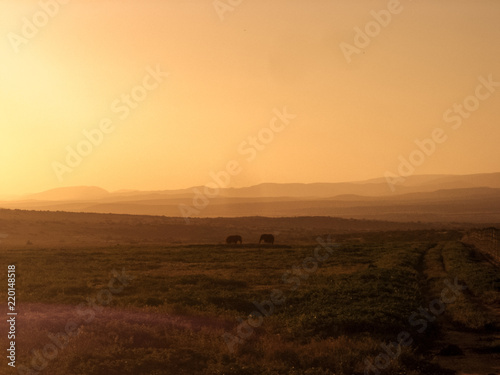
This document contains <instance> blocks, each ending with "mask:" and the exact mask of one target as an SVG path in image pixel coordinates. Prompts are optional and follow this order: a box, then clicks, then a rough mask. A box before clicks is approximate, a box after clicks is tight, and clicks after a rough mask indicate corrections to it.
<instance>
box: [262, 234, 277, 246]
mask: <svg viewBox="0 0 500 375" xmlns="http://www.w3.org/2000/svg"><path fill="white" fill-rule="evenodd" d="M261 242H264V243H270V244H271V245H272V244H274V236H273V235H272V234H263V235H262V236H260V240H259V244H260V243H261Z"/></svg>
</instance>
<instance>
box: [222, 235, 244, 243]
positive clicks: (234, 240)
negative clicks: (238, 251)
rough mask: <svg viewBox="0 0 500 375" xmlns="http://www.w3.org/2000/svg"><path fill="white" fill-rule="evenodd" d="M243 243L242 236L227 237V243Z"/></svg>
mask: <svg viewBox="0 0 500 375" xmlns="http://www.w3.org/2000/svg"><path fill="white" fill-rule="evenodd" d="M238 242H239V243H240V244H241V243H243V239H242V238H241V236H229V237H228V238H226V243H227V244H231V243H238Z"/></svg>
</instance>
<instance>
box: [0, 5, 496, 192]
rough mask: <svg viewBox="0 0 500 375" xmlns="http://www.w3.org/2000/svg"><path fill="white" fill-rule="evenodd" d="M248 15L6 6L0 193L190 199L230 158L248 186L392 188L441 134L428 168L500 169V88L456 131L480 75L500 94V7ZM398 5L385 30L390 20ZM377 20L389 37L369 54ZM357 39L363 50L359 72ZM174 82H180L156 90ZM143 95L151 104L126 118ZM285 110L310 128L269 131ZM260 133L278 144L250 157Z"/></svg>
mask: <svg viewBox="0 0 500 375" xmlns="http://www.w3.org/2000/svg"><path fill="white" fill-rule="evenodd" d="M62 3H67V4H62ZM231 3H232V4H237V3H238V1H237V0H231V2H230V1H229V0H220V1H219V2H218V3H217V2H215V3H214V2H213V1H212V0H168V1H166V0H164V1H160V0H156V1H152V0H150V1H140V2H139V1H132V0H119V1H118V0H107V1H104V0H102V1H98V0H95V1H91V0H85V1H83V0H71V1H67V0H66V1H62V0H61V1H60V3H58V2H56V0H42V1H26V0H3V1H2V2H1V3H0V33H1V35H3V37H2V39H1V41H0V111H1V118H0V129H1V135H2V137H1V138H0V155H1V158H0V172H1V175H2V184H1V186H0V194H2V195H4V194H20V193H28V192H36V191H41V190H45V189H50V188H55V187H61V186H72V185H97V186H101V187H103V188H105V189H108V190H117V189H143V190H150V189H151V190H153V189H155V190H156V189H170V188H182V187H189V186H192V185H200V184H204V183H206V182H208V181H210V172H217V171H220V170H222V169H224V168H225V167H226V164H227V163H228V162H229V161H230V160H236V161H237V162H238V163H239V165H240V167H241V171H239V173H238V174H237V175H235V176H233V177H232V179H231V184H230V185H231V186H247V185H253V184H258V183H261V182H337V181H348V180H362V179H368V178H375V177H383V176H384V174H385V173H386V172H387V171H390V172H393V173H397V170H398V166H399V164H400V159H399V157H400V155H401V156H402V157H404V158H408V157H409V156H410V154H411V153H412V152H413V151H414V150H416V149H417V146H416V145H415V143H414V142H415V140H416V139H420V140H421V139H424V138H428V137H431V134H432V133H433V131H434V129H436V128H441V129H443V131H444V132H445V134H446V137H447V139H446V141H445V142H443V143H440V144H436V149H435V152H433V153H431V155H426V156H425V160H423V162H422V163H421V164H419V165H418V167H416V168H415V172H414V173H417V174H427V173H453V174H466V173H479V172H497V171H499V169H500V168H498V161H499V160H500V147H498V141H499V139H500V126H499V119H500V105H499V104H500V86H498V87H496V86H495V85H494V84H493V86H491V85H490V86H491V87H489V89H490V91H488V87H483V88H481V89H480V91H479V93H480V96H481V97H482V98H484V99H478V100H476V101H477V103H476V102H475V101H474V98H469V99H467V100H469V101H468V102H467V103H465V104H467V105H468V107H469V108H472V107H473V108H474V110H473V111H468V112H466V113H465V115H464V116H462V117H461V119H460V118H459V119H460V121H461V126H460V127H458V128H457V127H456V126H455V128H456V129H455V128H454V127H453V125H456V122H457V121H459V119H457V117H456V116H457V113H458V112H457V113H455V112H453V113H449V114H448V115H449V116H448V121H445V120H444V119H443V115H444V114H445V112H446V111H448V110H452V111H455V110H454V109H453V105H454V103H457V104H464V103H463V102H464V100H466V98H467V97H469V96H475V95H476V89H477V87H478V85H481V84H482V83H481V81H480V77H483V78H482V79H483V81H484V80H485V79H486V80H487V79H488V77H489V76H491V77H492V80H493V81H494V82H500V49H499V48H498V44H499V41H500V27H499V23H498V20H500V2H499V1H496V0H482V1H472V0H470V1H464V0H456V1H448V0H446V1H444V0H418V1H409V0H401V1H400V2H399V5H398V4H396V3H398V2H397V1H396V0H391V1H374V0H363V1H347V0H345V1H340V0H316V1H306V0H302V1H298V0H273V1H269V0H246V1H242V2H241V3H240V4H239V5H235V6H231V5H227V4H231ZM43 4H46V5H43ZM50 4H52V5H51V6H50ZM54 4H57V7H54ZM214 4H215V5H216V6H218V7H219V8H218V9H219V13H220V14H218V13H217V11H216V9H215V6H214ZM224 4H226V5H225V7H226V8H223V7H224ZM390 4H392V5H390ZM391 6H392V7H393V8H394V9H397V10H398V11H397V13H396V12H394V13H389V14H390V20H389V21H388V22H387V25H386V26H378V29H377V26H376V25H375V26H374V24H373V22H374V15H373V11H375V12H376V13H378V14H385V15H387V12H389V11H388V10H387V9H389V8H390V7H391ZM44 8H45V9H48V10H43V9H44ZM221 9H223V10H224V9H226V10H225V11H223V10H221ZM47 12H48V13H52V14H51V15H47V14H48V13H47ZM221 12H222V13H221ZM371 12H372V13H371ZM380 12H382V13H380ZM381 17H382V16H381ZM221 18H222V20H221ZM386 21H387V18H386ZM26 22H28V24H27V23H26ZM31 22H34V23H36V24H38V25H39V27H38V26H36V24H35V25H34V26H31V29H30V25H31ZM370 22H371V24H370ZM367 24H370V25H371V27H372V29H371V32H372V33H373V32H376V33H375V34H374V36H373V37H369V45H368V46H364V47H362V48H359V44H358V47H356V44H355V41H354V37H355V33H356V32H355V28H356V27H359V28H360V29H362V30H365V26H367ZM26 25H28V26H26ZM33 27H34V28H35V29H36V30H35V31H34V30H33ZM373 28H375V29H373ZM369 30H370V29H369ZM373 30H375V31H373ZM35 32H36V35H35ZM30 33H31V34H33V35H31V34H30ZM341 43H347V44H350V45H351V46H353V47H355V48H358V50H357V51H358V52H359V53H354V54H351V55H350V56H348V57H349V58H348V59H346V56H345V54H344V53H343V51H342V49H341V47H340V46H341ZM345 45H346V44H344V46H345ZM349 59H350V60H351V61H350V62H348V60H349ZM148 69H149V70H148ZM157 69H159V70H160V71H161V72H168V77H167V76H166V74H165V75H163V74H162V73H157V75H158V74H160V76H159V77H157V78H158V79H157V81H155V80H154V77H151V70H157ZM140 86H143V87H144V86H147V87H148V89H144V88H141V87H140ZM483 86H484V85H483ZM153 87H154V88H153ZM134 90H135V91H134ZM133 91H134V92H135V95H136V96H135V97H136V98H140V99H141V100H143V101H141V102H138V103H136V102H135V101H133V99H132V102H130V101H129V102H128V103H131V104H130V105H131V106H133V107H134V108H131V110H130V113H127V116H125V114H126V113H125V110H124V109H123V105H124V103H125V102H122V100H123V97H122V95H130V94H131V92H133ZM488 93H489V95H488V97H487V98H485V97H486V94H488ZM137 95H139V96H137ZM476 107H477V108H476ZM113 108H114V109H113ZM118 108H121V110H120V111H119V110H118ZM129 108H130V107H129ZM284 108H286V110H287V111H288V112H289V113H290V116H291V115H295V116H296V117H294V118H293V119H290V120H289V121H287V122H288V123H286V124H285V123H281V122H279V120H278V122H276V123H275V125H276V127H277V126H278V125H280V124H282V125H283V126H281V127H280V129H281V130H280V131H279V132H278V131H272V130H271V132H270V131H269V127H270V121H271V120H272V119H273V118H274V117H275V113H274V112H273V110H275V109H276V110H280V111H283V109H284ZM455 108H456V107H455ZM452 115H454V116H455V117H454V121H452ZM459 116H460V115H459ZM105 119H109V122H110V124H108V127H107V128H106V130H108V133H107V134H103V138H102V139H98V138H99V137H98V136H96V137H97V138H96V139H97V140H98V141H100V142H99V144H98V145H96V146H93V149H92V151H90V152H88V155H85V156H81V160H80V161H79V162H78V163H76V164H77V165H76V164H75V165H76V166H75V167H69V166H68V164H67V162H66V158H67V153H68V151H67V150H68V147H70V148H72V149H74V150H76V149H77V148H78V145H79V144H80V143H82V142H85V140H86V138H85V136H84V135H83V133H82V132H83V131H84V130H86V131H87V132H89V131H92V130H93V129H98V128H99V124H100V123H101V122H102V121H104V122H105V121H106V120H105ZM266 127H267V128H268V130H263V129H264V128H266ZM259 133H260V135H261V136H262V137H265V136H268V137H269V136H272V138H273V139H272V140H270V141H269V143H267V144H263V143H262V142H261V143H258V144H259V146H258V147H257V146H250V145H251V143H250V142H249V140H248V137H252V136H258V135H259ZM94 134H95V133H94ZM264 139H265V140H266V141H267V140H268V138H264ZM243 142H247V143H245V144H243V145H242V143H243ZM82 147H83V148H81V150H84V151H87V150H86V149H85V147H84V146H82ZM250 147H252V148H254V149H255V150H256V151H255V152H251V151H249V150H248V149H249V148H250ZM245 151H246V153H245ZM252 155H253V156H255V157H254V158H252V160H248V159H250V156H252ZM63 165H64V166H65V167H61V166H63ZM55 166H57V167H55ZM54 168H56V170H57V171H58V172H57V171H55V169H54ZM61 168H62V169H61ZM65 168H66V169H65Z"/></svg>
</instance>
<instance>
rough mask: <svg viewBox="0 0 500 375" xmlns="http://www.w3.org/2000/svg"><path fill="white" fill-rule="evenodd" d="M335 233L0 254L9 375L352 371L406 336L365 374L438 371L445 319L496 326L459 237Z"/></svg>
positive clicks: (499, 297) (484, 267) (488, 271)
mask: <svg viewBox="0 0 500 375" xmlns="http://www.w3.org/2000/svg"><path fill="white" fill-rule="evenodd" d="M337 237H338V238H332V241H333V245H330V250H331V251H330V252H327V251H326V250H325V249H324V248H323V247H321V246H320V245H318V243H316V242H312V243H310V244H309V245H307V244H302V245H294V244H283V245H276V246H262V247H259V246H257V245H251V244H249V245H243V246H227V245H208V244H207V245H168V246H161V245H146V244H142V245H130V244H129V245H114V246H108V247H91V248H77V249H65V248H64V247H61V248H58V249H54V248H50V247H49V248H38V247H33V248H25V249H16V250H5V251H2V252H1V254H0V263H1V264H15V265H16V276H17V284H16V288H17V290H18V294H17V308H18V311H19V317H18V338H17V343H16V345H17V348H18V351H17V356H18V357H17V363H18V370H19V366H21V372H19V373H33V374H34V373H46V374H52V375H60V374H61V375H62V374H65V375H67V374H74V375H77V374H78V375H104V374H106V375H114V374H117V375H118V374H120V375H123V374H149V375H153V374H304V375H306V374H307V375H313V374H322V375H323V374H324V375H326V374H336V375H342V374H363V373H364V372H365V370H366V369H367V363H369V362H370V363H374V361H376V359H377V356H379V354H380V353H385V352H384V350H383V348H382V347H381V344H383V343H386V344H388V343H390V342H395V341H397V337H398V334H399V333H401V332H407V333H408V334H409V336H410V337H411V340H412V343H411V345H408V346H402V347H401V352H400V353H399V352H398V355H397V356H395V358H394V359H393V360H392V361H391V362H390V364H388V365H386V366H385V368H383V369H378V370H379V371H381V372H383V373H385V374H446V373H453V372H452V371H447V370H445V369H442V368H440V367H439V364H438V362H439V360H437V359H436V352H437V351H438V350H439V349H440V347H439V345H441V346H443V345H445V344H446V343H444V344H442V343H440V339H441V338H442V336H443V332H442V328H443V327H444V325H443V324H444V322H449V321H451V322H453V323H454V324H456V325H457V327H459V328H460V327H461V328H460V329H467V330H469V331H475V332H477V334H482V333H485V332H498V329H499V326H498V321H496V320H495V316H494V315H491V314H490V315H488V314H486V313H485V312H484V303H485V302H484V301H490V302H491V301H494V303H498V302H499V301H500V293H499V290H498V288H497V284H495V282H496V281H498V277H499V273H498V269H497V268H495V267H494V266H493V265H491V264H490V263H488V262H487V261H486V260H485V259H483V258H481V256H480V255H478V254H476V253H475V252H474V250H473V249H471V248H469V247H467V246H465V245H463V244H462V243H460V242H458V241H457V240H458V238H459V233H457V232H453V231H451V232H450V231H448V232H436V231H415V232H411V231H405V232H393V233H389V232H387V233H384V232H378V233H374V232H371V233H366V234H356V235H344V236H337ZM322 238H323V240H326V239H327V237H326V236H324V237H322ZM318 246H319V247H318ZM315 249H321V251H318V250H317V253H316V255H317V256H318V257H320V258H321V260H318V259H319V258H315ZM455 277H457V278H458V279H459V280H460V282H462V283H466V284H467V286H468V289H467V290H466V292H464V293H461V294H460V295H459V296H458V298H457V300H456V301H455V302H454V303H450V304H447V305H446V311H445V312H444V313H443V314H442V315H439V316H436V319H435V321H433V322H429V323H428V327H426V329H425V330H424V332H422V333H420V332H418V330H417V328H418V326H417V325H416V324H414V323H413V324H412V323H411V322H410V321H409V318H410V317H411V316H412V314H413V313H414V312H418V311H419V308H421V307H428V306H429V301H431V300H432V299H433V298H436V296H439V293H440V292H441V290H442V289H443V287H444V286H445V285H444V284H443V280H445V279H449V280H451V281H452V282H453V280H454V278H455ZM2 281H5V283H6V280H2ZM111 281H113V282H112V283H110V282H111ZM278 291H279V293H278ZM273 293H274V294H273ZM276 296H279V298H274V300H275V301H278V300H279V302H280V303H272V306H270V305H269V304H267V305H266V303H265V301H268V302H269V301H272V300H273V297H276ZM1 298H2V300H6V299H7V297H6V295H5V293H3V295H2V297H1ZM254 302H255V303H256V304H254ZM257 306H261V308H262V309H264V310H263V314H264V315H268V316H264V317H262V318H259V317H258V314H256V312H259V309H258V307H257ZM262 306H264V307H262ZM266 306H267V307H266ZM266 309H267V310H266ZM265 312H268V314H265ZM249 318H250V320H248V319H249ZM248 322H250V323H252V325H253V326H255V327H252V325H250V324H248ZM2 327H3V325H2ZM2 329H4V328H2ZM5 329H6V328H5ZM498 345H499V342H495V341H491V340H490V341H489V342H487V343H485V344H484V350H485V351H486V353H489V354H491V351H493V353H495V350H498ZM393 348H395V347H393ZM488 350H489V352H488ZM480 358H482V357H480ZM367 361H368V362H367ZM497 362H498V361H497ZM489 365H491V363H490V364H489ZM0 369H1V370H0V371H1V372H2V373H5V374H8V373H15V372H12V371H10V372H9V370H10V369H9V368H8V367H6V366H2V367H0ZM28 369H29V370H28ZM39 370H41V371H39ZM30 371H31V372H30ZM371 373H375V372H373V371H372V372H371ZM485 373H486V372H485Z"/></svg>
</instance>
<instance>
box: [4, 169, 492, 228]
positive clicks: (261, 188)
mask: <svg viewBox="0 0 500 375" xmlns="http://www.w3.org/2000/svg"><path fill="white" fill-rule="evenodd" d="M195 191H197V192H199V194H203V191H204V187H200V186H198V187H193V188H189V189H179V190H163V191H134V190H122V191H117V192H108V191H106V190H104V189H101V188H99V187H85V186H80V187H67V188H57V189H52V190H48V191H44V192H41V193H36V194H30V195H27V196H24V197H22V198H20V199H17V200H11V201H3V202H0V207H2V208H17V209H33V210H48V211H56V210H57V211H70V212H98V213H120V214H138V215H166V216H182V212H188V213H189V215H190V216H197V217H232V216H255V215H262V216H338V217H344V218H363V219H383V220H393V221H457V222H482V223H485V222H488V223H498V222H500V173H489V174H473V175H420V176H411V177H408V178H407V179H406V181H405V182H404V183H402V184H398V185H396V189H395V191H394V192H393V191H391V189H390V188H389V186H388V184H387V182H386V180H385V179H384V178H378V179H373V180H367V181H360V182H345V183H312V184H300V183H292V184H276V183H265V184H260V185H255V186H250V187H244V188H225V189H220V191H219V193H218V195H217V196H215V197H209V196H208V197H207V196H200V195H196V193H195ZM194 199H195V201H193V200H194ZM179 205H182V207H183V210H184V211H181V209H180V206H179Z"/></svg>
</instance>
